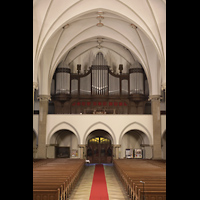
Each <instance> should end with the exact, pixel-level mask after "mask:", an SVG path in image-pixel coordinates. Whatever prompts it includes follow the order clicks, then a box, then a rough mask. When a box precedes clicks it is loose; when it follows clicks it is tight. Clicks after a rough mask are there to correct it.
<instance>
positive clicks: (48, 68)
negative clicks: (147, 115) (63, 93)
mask: <svg viewBox="0 0 200 200" xmlns="http://www.w3.org/2000/svg"><path fill="white" fill-rule="evenodd" d="M99 51H100V52H102V53H103V55H104V57H105V59H106V61H107V63H108V65H109V66H111V68H112V69H113V71H115V72H118V67H119V64H123V66H124V70H123V72H128V69H129V68H130V67H132V66H133V65H134V63H138V62H139V63H140V64H141V65H142V67H143V68H144V71H145V73H146V76H147V79H148V83H149V91H150V94H151V95H153V94H156V95H157V94H160V90H161V87H163V88H165V87H166V77H165V76H166V73H165V72H166V1H165V0H67V1H66V0H33V82H36V83H38V85H39V93H40V94H45V95H48V94H49V93H50V86H51V80H52V77H53V74H54V72H55V70H56V68H57V66H58V65H59V64H60V63H62V65H63V66H64V67H69V68H71V70H72V72H75V71H76V66H77V64H81V66H82V70H87V69H88V68H89V67H90V66H91V64H92V61H93V60H94V58H95V56H96V54H97V53H98V52H99Z"/></svg>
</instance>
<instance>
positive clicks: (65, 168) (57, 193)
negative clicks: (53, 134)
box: [33, 159, 85, 200]
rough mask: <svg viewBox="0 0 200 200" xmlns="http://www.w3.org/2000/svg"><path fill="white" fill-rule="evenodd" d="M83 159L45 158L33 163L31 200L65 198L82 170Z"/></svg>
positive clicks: (60, 199)
mask: <svg viewBox="0 0 200 200" xmlns="http://www.w3.org/2000/svg"><path fill="white" fill-rule="evenodd" d="M84 166H85V160H84V159H46V160H40V161H37V162H34V163H33V200H36V199H40V200H44V199H45V200H66V199H67V198H68V197H69V195H70V193H71V191H72V189H73V188H74V186H75V184H76V182H77V181H78V179H79V178H80V176H81V174H82V172H83V171H84Z"/></svg>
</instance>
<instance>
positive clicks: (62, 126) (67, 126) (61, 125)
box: [47, 121, 81, 144]
mask: <svg viewBox="0 0 200 200" xmlns="http://www.w3.org/2000/svg"><path fill="white" fill-rule="evenodd" d="M62 129H66V130H69V131H71V132H73V133H74V134H75V135H76V137H77V140H78V144H80V142H81V140H80V136H79V133H78V131H77V130H76V128H75V127H74V126H72V125H71V124H69V123H67V122H65V121H63V122H60V123H59V124H57V125H55V126H54V127H53V128H52V129H51V130H50V132H49V133H48V135H47V144H50V140H51V137H52V135H53V134H54V133H55V132H57V131H59V130H62Z"/></svg>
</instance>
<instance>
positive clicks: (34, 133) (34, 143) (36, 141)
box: [33, 129, 38, 146]
mask: <svg viewBox="0 0 200 200" xmlns="http://www.w3.org/2000/svg"><path fill="white" fill-rule="evenodd" d="M33 145H34V146H38V134H37V133H36V131H35V130H34V129H33Z"/></svg>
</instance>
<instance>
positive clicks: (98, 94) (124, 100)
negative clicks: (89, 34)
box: [51, 52, 148, 114]
mask: <svg viewBox="0 0 200 200" xmlns="http://www.w3.org/2000/svg"><path fill="white" fill-rule="evenodd" d="M119 69H120V73H119V74H116V73H113V72H112V71H111V69H110V67H109V66H108V65H107V62H106V60H105V59H104V57H103V54H102V53H100V52H99V53H98V54H97V56H96V59H94V61H93V63H92V66H91V67H90V68H89V70H88V71H87V72H85V73H81V65H80V64H79V66H77V73H71V72H70V69H69V68H57V70H56V72H55V75H54V79H53V80H52V86H51V87H52V89H51V92H52V94H51V95H52V100H53V102H54V107H55V114H80V113H83V114H144V110H145V104H146V103H147V99H148V95H147V94H146V93H145V85H146V84H145V79H146V76H145V73H144V70H143V68H141V67H140V68H139V67H134V68H130V69H129V73H126V74H125V73H122V70H123V65H122V64H120V65H119Z"/></svg>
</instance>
